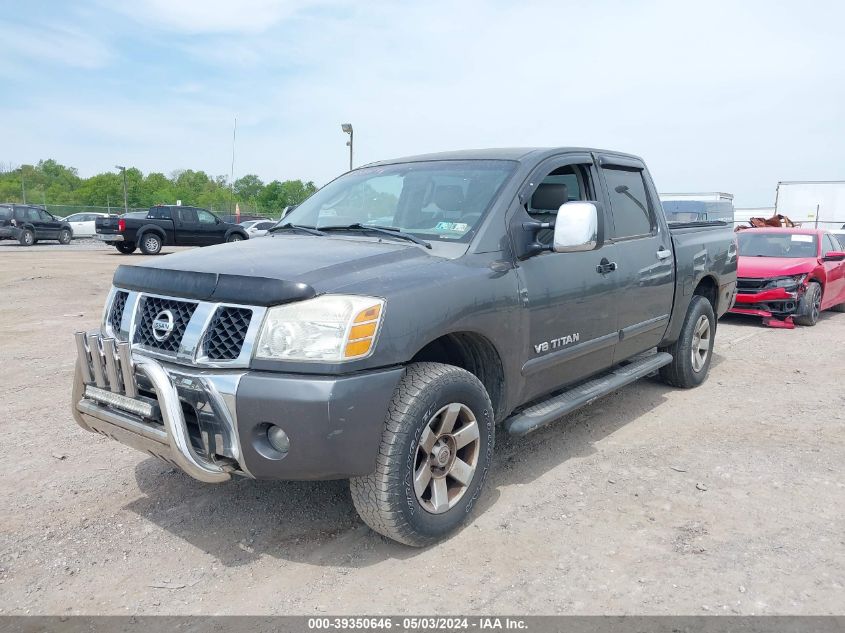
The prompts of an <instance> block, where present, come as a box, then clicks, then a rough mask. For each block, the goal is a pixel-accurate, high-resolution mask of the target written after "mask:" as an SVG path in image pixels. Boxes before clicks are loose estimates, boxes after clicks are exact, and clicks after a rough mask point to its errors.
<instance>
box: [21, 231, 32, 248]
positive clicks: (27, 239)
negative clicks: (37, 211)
mask: <svg viewBox="0 0 845 633" xmlns="http://www.w3.org/2000/svg"><path fill="white" fill-rule="evenodd" d="M18 242H19V243H20V245H21V246H32V245H33V244H35V233H33V232H32V229H24V230H23V231H21V234H20V235H19V236H18Z"/></svg>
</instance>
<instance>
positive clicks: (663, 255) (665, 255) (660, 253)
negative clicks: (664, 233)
mask: <svg viewBox="0 0 845 633" xmlns="http://www.w3.org/2000/svg"><path fill="white" fill-rule="evenodd" d="M669 257H672V251H667V250H666V249H665V248H663V247H661V248H660V250H659V251H657V259H668V258H669Z"/></svg>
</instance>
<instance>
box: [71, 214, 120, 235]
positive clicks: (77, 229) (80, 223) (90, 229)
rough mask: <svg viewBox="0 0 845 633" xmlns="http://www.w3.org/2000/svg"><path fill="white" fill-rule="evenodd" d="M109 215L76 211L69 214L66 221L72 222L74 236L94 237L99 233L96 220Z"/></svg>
mask: <svg viewBox="0 0 845 633" xmlns="http://www.w3.org/2000/svg"><path fill="white" fill-rule="evenodd" d="M108 216H109V214H108V213H74V214H73V215H69V216H67V217H66V218H65V219H64V221H65V222H67V223H68V224H70V228H71V229H72V230H73V237H75V238H78V237H93V236H94V235H95V234H96V233H97V227H96V226H95V223H94V221H95V220H96V219H97V218H107V217H108Z"/></svg>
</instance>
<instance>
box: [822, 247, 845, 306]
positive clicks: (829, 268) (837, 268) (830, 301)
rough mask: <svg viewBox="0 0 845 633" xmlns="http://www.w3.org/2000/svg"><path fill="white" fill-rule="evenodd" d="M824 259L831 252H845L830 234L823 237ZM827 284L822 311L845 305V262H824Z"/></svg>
mask: <svg viewBox="0 0 845 633" xmlns="http://www.w3.org/2000/svg"><path fill="white" fill-rule="evenodd" d="M821 242H822V247H821V248H822V257H823V258H824V256H825V255H826V254H827V253H829V252H830V251H837V252H839V251H842V250H845V249H843V248H842V247H840V246H839V243H838V242H837V241H836V240H835V239H833V236H832V235H831V234H830V233H825V234H824V235H822V240H821ZM822 262H823V265H824V271H825V275H826V276H827V284H826V287H825V291H824V296H823V297H822V309H823V310H824V309H827V308H830V307H833V306H835V305H839V304H840V303H845V260H839V261H833V260H830V261H829V260H825V259H823V260H822Z"/></svg>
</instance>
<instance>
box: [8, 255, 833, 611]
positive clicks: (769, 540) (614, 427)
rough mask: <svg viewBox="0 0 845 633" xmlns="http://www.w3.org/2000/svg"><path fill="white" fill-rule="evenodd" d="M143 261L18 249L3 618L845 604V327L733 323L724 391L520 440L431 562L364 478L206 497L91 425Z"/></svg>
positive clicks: (609, 408)
mask: <svg viewBox="0 0 845 633" xmlns="http://www.w3.org/2000/svg"><path fill="white" fill-rule="evenodd" d="M143 260H144V257H143V256H140V255H136V256H132V257H129V258H127V257H126V256H121V255H119V254H117V253H116V251H114V250H113V249H111V248H109V247H105V246H103V245H99V244H96V245H95V244H84V243H81V242H80V243H74V245H72V246H70V247H60V246H56V245H51V244H45V245H43V246H42V245H39V246H36V247H33V248H29V249H22V248H19V247H15V246H9V245H8V244H5V243H4V244H3V245H2V246H0V289H1V290H2V301H0V398H2V400H1V401H2V405H0V407H2V408H0V433H2V437H3V438H4V439H3V440H2V446H3V447H4V451H3V452H4V454H5V455H6V456H7V458H8V464H7V465H8V468H7V469H6V473H5V474H4V475H3V477H2V479H0V512H2V515H1V516H2V517H3V520H2V523H0V613H3V614H28V613H33V614H35V613H37V614H55V615H63V614H158V613H167V614H194V613H204V614H235V613H265V614H271V613H272V614H319V613H350V614H351V613H394V614H395V613H416V614H419V613H426V614H439V615H442V614H449V613H464V614H483V613H501V614H504V613H522V614H528V613H530V614H556V613H567V614H570V613H578V614H706V613H720V614H721V613H727V614H736V613H738V614H811V613H812V614H836V613H839V614H841V613H843V610H845V609H843V606H845V588H843V587H845V512H843V510H845V477H843V468H845V433H844V432H843V431H845V392H844V391H843V382H844V381H843V378H845V336H844V335H843V334H845V314H837V313H826V314H825V315H824V316H823V317H822V319H821V322H820V323H819V324H818V326H816V327H815V328H798V329H795V330H793V331H786V330H770V329H766V328H763V327H762V326H761V325H760V323H759V321H758V320H754V319H752V320H736V319H728V320H725V321H723V322H722V323H721V324H720V326H719V332H718V336H717V339H716V355H715V357H714V363H713V367H712V370H711V376H710V379H709V380H708V381H707V383H705V384H704V385H703V386H702V387H700V388H698V389H695V390H692V391H678V390H673V389H671V388H669V387H666V386H664V385H662V384H660V383H658V382H656V381H649V380H647V381H642V382H640V383H639V384H636V385H633V386H631V387H628V388H626V389H624V390H622V391H620V392H619V393H617V394H615V395H612V396H609V397H607V398H605V399H603V400H600V401H599V402H597V403H595V404H594V405H593V406H591V407H589V408H587V409H584V410H582V411H581V412H578V413H576V414H574V415H570V416H568V417H566V418H564V419H562V420H560V421H559V422H558V423H556V424H554V425H552V426H551V427H548V428H545V429H543V430H541V431H538V432H537V433H535V434H533V435H530V436H528V437H527V438H521V439H511V438H508V437H506V436H504V434H501V435H500V436H499V442H498V445H497V456H496V461H495V465H494V471H493V473H492V474H491V477H490V479H489V481H488V485H487V490H486V493H485V494H484V495H483V497H482V499H481V501H480V503H479V504H478V506H477V509H476V512H475V513H474V515H473V517H472V520H471V521H470V522H469V524H468V525H467V526H466V527H465V528H464V529H463V530H462V531H460V532H459V533H458V534H456V535H455V536H454V537H453V538H451V539H449V540H447V541H445V542H443V543H441V544H439V545H437V546H434V547H430V548H427V549H423V550H414V549H409V548H406V547H403V546H401V545H398V544H395V543H392V542H390V541H387V540H386V539H383V538H381V537H379V536H378V535H376V534H374V533H373V532H371V531H370V530H369V529H367V527H366V526H364V525H363V524H362V523H361V521H360V520H359V519H358V518H357V517H356V515H355V512H354V510H353V508H352V503H351V501H350V498H349V493H348V490H347V485H346V483H345V482H312V483H295V482H255V481H248V480H238V481H234V482H230V483H226V484H222V485H209V484H202V483H199V482H196V481H193V480H192V479H190V478H188V477H187V476H185V475H183V474H181V473H180V472H177V471H174V469H173V468H171V467H170V466H168V465H167V464H165V463H164V462H160V461H158V460H155V459H153V458H151V457H147V456H145V455H143V454H141V453H139V452H135V451H133V450H132V449H129V448H125V447H123V446H121V445H119V444H117V443H115V442H112V441H110V440H107V439H105V438H102V437H100V436H96V435H93V434H90V433H86V432H85V431H83V430H81V429H80V428H79V427H77V426H76V424H75V423H74V422H73V419H72V418H71V415H70V411H69V407H70V401H69V399H70V385H71V372H72V368H73V362H74V347H73V343H72V334H73V332H74V331H76V330H79V329H87V328H90V327H93V326H95V325H96V324H97V322H98V319H99V317H100V312H101V309H102V304H103V300H104V298H105V296H106V292H107V290H108V287H109V284H110V279H111V275H112V273H113V271H114V268H115V266H116V265H117V264H118V263H126V262H127V261H128V262H139V261H143Z"/></svg>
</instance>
